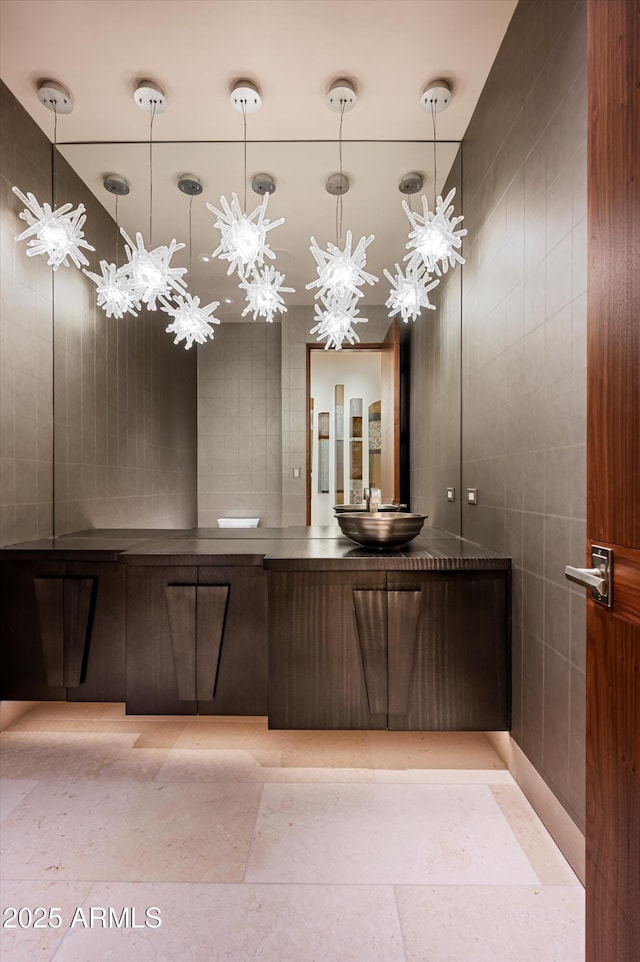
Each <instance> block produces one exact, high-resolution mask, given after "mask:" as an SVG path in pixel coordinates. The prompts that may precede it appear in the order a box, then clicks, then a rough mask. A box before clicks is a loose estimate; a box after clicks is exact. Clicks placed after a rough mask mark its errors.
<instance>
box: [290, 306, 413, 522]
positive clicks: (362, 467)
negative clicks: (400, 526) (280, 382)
mask: <svg viewBox="0 0 640 962" xmlns="http://www.w3.org/2000/svg"><path fill="white" fill-rule="evenodd" d="M397 340H398V338H397V331H396V327H395V325H393V326H392V327H391V328H390V331H389V335H388V336H387V338H386V339H385V342H384V344H366V345H360V346H357V347H354V348H348V349H343V350H341V351H339V352H335V351H325V350H322V349H317V348H315V346H314V345H309V351H308V367H307V370H308V377H307V402H308V404H307V410H308V424H307V430H308V443H307V524H312V525H332V524H335V523H336V521H335V515H334V510H333V508H334V505H336V504H338V505H349V504H359V503H361V502H362V500H363V496H364V495H363V492H364V489H365V488H366V487H367V486H368V485H370V484H371V485H373V486H374V487H377V488H380V489H381V494H382V501H383V502H390V501H397V500H399V484H398V479H399V465H398V452H399V436H398V432H399V418H398V399H399V385H398V377H399V371H398V345H397Z"/></svg>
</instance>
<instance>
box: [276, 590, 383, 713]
mask: <svg viewBox="0 0 640 962" xmlns="http://www.w3.org/2000/svg"><path fill="white" fill-rule="evenodd" d="M385 605H386V576H385V574H384V572H376V571H373V572H371V573H367V572H363V571H356V572H350V571H339V572H338V571H318V572H300V571H287V572H283V573H280V572H274V571H271V572H269V727H270V728H368V729H381V728H386V727H387V690H386V689H387V679H386V674H387V665H386V639H385V637H384V635H385V634H386V632H385V630H384V628H383V619H384V615H385ZM356 606H357V609H356ZM358 615H359V618H360V623H358Z"/></svg>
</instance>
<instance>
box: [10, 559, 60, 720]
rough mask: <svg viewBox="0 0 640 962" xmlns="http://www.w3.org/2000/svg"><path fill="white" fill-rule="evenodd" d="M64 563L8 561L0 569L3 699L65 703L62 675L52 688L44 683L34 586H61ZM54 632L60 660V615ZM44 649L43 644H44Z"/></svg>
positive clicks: (43, 658) (43, 662) (44, 665)
mask: <svg viewBox="0 0 640 962" xmlns="http://www.w3.org/2000/svg"><path fill="white" fill-rule="evenodd" d="M64 575H65V563H64V562H63V561H59V562H48V561H44V562H38V561H10V562H4V563H3V564H2V565H0V588H1V591H2V623H1V625H0V632H1V634H2V660H1V671H0V693H1V697H2V698H3V699H9V700H11V699H15V700H25V701H31V700H33V701H64V700H65V698H66V689H65V687H64V684H63V682H62V672H60V675H59V677H58V678H57V679H56V682H57V683H56V684H55V685H50V684H49V681H50V680H52V679H51V676H50V677H49V679H47V669H46V664H45V655H44V651H43V644H42V637H41V633H40V617H39V608H38V604H37V598H36V583H37V582H38V580H40V579H50V580H51V581H52V583H55V582H61V581H62V579H64ZM57 629H58V631H59V637H60V657H62V651H61V648H62V630H63V625H62V612H60V616H59V620H58V625H57ZM45 645H46V642H45Z"/></svg>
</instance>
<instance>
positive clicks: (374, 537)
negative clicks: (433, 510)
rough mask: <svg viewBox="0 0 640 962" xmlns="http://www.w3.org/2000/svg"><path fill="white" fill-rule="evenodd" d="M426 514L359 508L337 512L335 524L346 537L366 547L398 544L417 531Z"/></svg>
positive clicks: (383, 546) (414, 535)
mask: <svg viewBox="0 0 640 962" xmlns="http://www.w3.org/2000/svg"><path fill="white" fill-rule="evenodd" d="M426 517H427V515H426V514H409V513H407V512H402V511H398V512H392V511H386V512H383V513H380V512H378V511H376V512H374V513H373V514H371V513H369V512H368V511H366V512H365V511H361V512H353V513H346V514H339V515H338V524H339V525H340V530H341V531H342V533H343V534H345V535H346V536H347V538H350V539H351V541H355V542H356V544H361V545H363V546H364V547H365V548H397V547H398V546H399V545H401V544H407V542H408V541H413V539H414V538H415V537H417V536H418V535H419V534H420V532H421V530H422V525H423V524H424V522H425V519H426Z"/></svg>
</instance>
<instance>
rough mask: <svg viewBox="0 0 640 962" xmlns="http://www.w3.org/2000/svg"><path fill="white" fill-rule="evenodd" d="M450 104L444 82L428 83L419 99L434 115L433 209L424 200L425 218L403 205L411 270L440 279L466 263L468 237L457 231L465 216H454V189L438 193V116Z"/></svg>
mask: <svg viewBox="0 0 640 962" xmlns="http://www.w3.org/2000/svg"><path fill="white" fill-rule="evenodd" d="M450 103H451V90H450V88H449V86H448V84H446V83H445V81H443V80H436V81H434V82H433V83H431V84H429V85H428V86H427V88H426V89H425V90H424V91H423V93H422V95H421V97H420V106H421V107H422V109H423V110H425V111H427V112H428V113H430V114H431V121H432V127H433V194H434V199H433V210H432V211H431V210H429V203H428V201H427V198H426V197H425V196H423V197H422V215H420V214H414V213H413V212H412V211H411V210H410V209H409V207H408V205H407V203H406V201H403V203H402V206H403V208H404V212H405V214H406V215H407V217H408V218H409V223H410V224H411V227H412V230H411V231H410V232H409V238H408V241H407V245H406V246H407V250H408V251H409V253H408V254H405V257H404V259H405V261H408V269H409V271H414V272H415V271H417V270H418V269H419V268H421V267H423V268H425V269H426V270H427V271H428V272H429V273H430V274H437V275H438V277H440V276H442V274H446V272H447V271H448V269H449V267H455V265H456V264H464V257H463V256H462V254H461V253H460V248H461V247H462V238H463V237H464V236H465V235H466V233H467V231H466V228H460V229H458V225H459V224H461V223H462V221H463V219H464V218H463V216H462V215H461V216H459V217H454V206H453V204H452V201H453V198H454V197H455V193H456V191H455V187H454V188H453V189H452V190H450V191H449V193H448V194H447V196H446V197H445V199H444V200H443V199H442V196H441V195H440V194H437V190H438V185H437V170H438V168H437V149H436V148H437V136H436V114H438V113H440V112H441V111H443V110H446V108H447V107H448V106H449V104H450Z"/></svg>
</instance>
